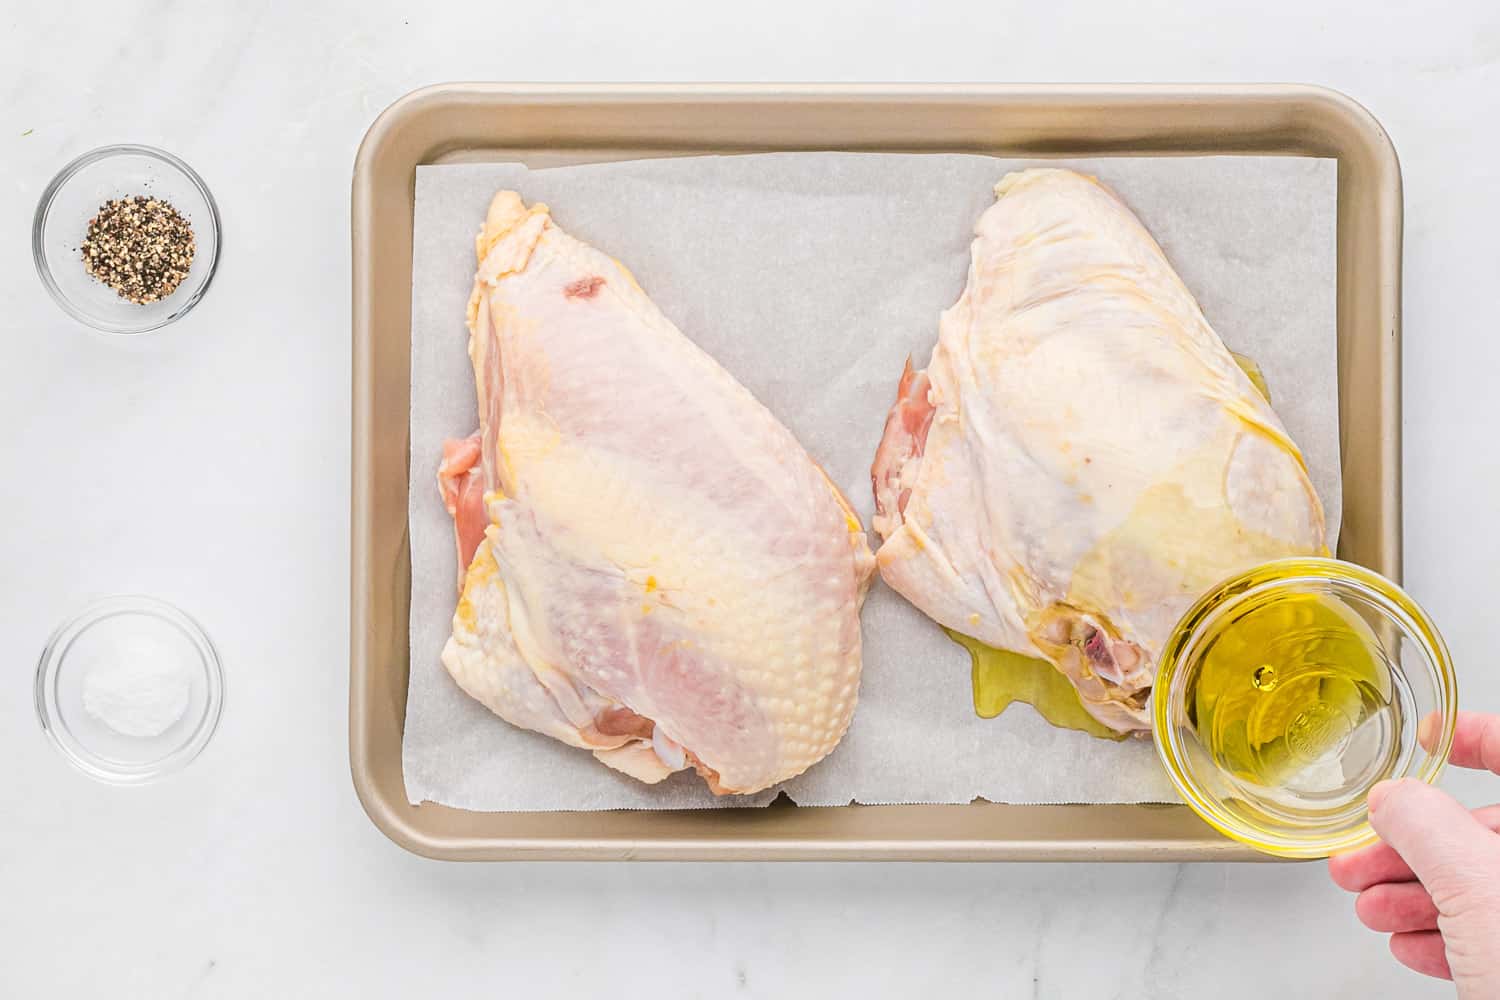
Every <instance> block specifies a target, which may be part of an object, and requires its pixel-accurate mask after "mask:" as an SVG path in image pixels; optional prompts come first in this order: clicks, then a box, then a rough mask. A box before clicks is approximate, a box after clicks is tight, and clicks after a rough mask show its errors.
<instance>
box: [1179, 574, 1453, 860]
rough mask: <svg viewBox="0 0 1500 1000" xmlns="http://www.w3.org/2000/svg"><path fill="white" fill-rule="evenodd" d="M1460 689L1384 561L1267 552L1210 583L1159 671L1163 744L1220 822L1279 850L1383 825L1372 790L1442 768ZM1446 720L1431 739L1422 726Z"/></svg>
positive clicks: (1438, 644) (1331, 847) (1182, 785)
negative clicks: (1374, 567)
mask: <svg viewBox="0 0 1500 1000" xmlns="http://www.w3.org/2000/svg"><path fill="white" fill-rule="evenodd" d="M1457 707H1458V699H1457V692H1456V690H1455V684H1454V677H1453V666H1452V663H1451V662H1450V660H1449V657H1448V650H1447V647H1446V646H1445V645H1444V644H1443V639H1442V636H1440V635H1439V634H1438V631H1437V628H1436V627H1435V626H1434V625H1433V623H1432V620H1431V619H1430V618H1429V617H1428V616H1427V614H1426V612H1424V611H1423V610H1422V608H1421V607H1420V606H1418V605H1417V603H1416V602H1415V601H1413V600H1412V599H1411V598H1410V597H1409V596H1407V594H1406V593H1405V592H1404V591H1402V590H1401V588H1400V587H1398V586H1396V585H1395V584H1394V583H1392V582H1391V581H1389V580H1387V579H1385V578H1384V577H1382V576H1380V575H1379V574H1377V573H1372V572H1370V571H1369V570H1367V569H1364V568H1362V567H1359V566H1355V565H1353V564H1351V563H1346V562H1340V561H1338V560H1335V559H1285V560H1280V561H1277V562H1272V563H1267V564H1266V565H1264V566H1260V567H1257V568H1256V569H1254V570H1251V571H1250V572H1248V573H1245V574H1243V575H1241V576H1237V577H1235V578H1233V579H1231V580H1227V581H1225V582H1224V583H1222V584H1220V585H1219V586H1217V587H1215V588H1214V589H1213V590H1211V591H1209V592H1208V593H1207V594H1205V595H1204V596H1203V597H1202V598H1200V599H1199V600H1198V602H1197V603H1196V604H1194V605H1193V607H1192V608H1191V609H1189V610H1188V612H1187V614H1186V615H1184V616H1183V618H1182V621H1181V622H1179V623H1178V626H1177V629H1176V630H1175V632H1174V634H1173V637H1172V639H1171V640H1170V641H1169V642H1168V643H1167V648H1166V649H1165V650H1164V651H1163V653H1162V656H1161V661H1160V666H1159V668H1158V670H1157V675H1156V684H1155V693H1154V696H1153V711H1154V714H1155V719H1154V724H1155V725H1154V729H1155V739H1156V748H1157V753H1158V754H1159V755H1160V756H1161V759H1162V762H1163V763H1164V764H1165V765H1166V768H1167V773H1168V774H1169V775H1170V776H1171V779H1172V782H1173V784H1174V785H1175V786H1176V787H1177V791H1178V792H1179V793H1180V794H1181V795H1182V797H1183V799H1184V800H1185V801H1186V802H1187V804H1188V805H1189V806H1190V807H1191V808H1192V809H1193V811H1194V812H1196V813H1197V814H1198V815H1199V816H1201V817H1202V818H1203V819H1204V820H1206V821H1207V822H1208V823H1209V824H1210V825H1212V826H1213V827H1214V828H1215V829H1217V830H1219V832H1221V833H1223V834H1225V835H1227V836H1229V837H1233V838H1234V839H1235V840H1238V841H1241V842H1242V843H1245V844H1249V845H1250V846H1252V847H1255V848H1258V849H1259V850H1262V851H1266V852H1268V853H1271V854H1277V855H1281V856H1283V857H1294V858H1314V857H1325V856H1327V855H1329V854H1334V853H1337V852H1339V851H1344V850H1349V849H1352V848H1355V847H1358V846H1360V845H1362V844H1365V843H1368V842H1370V841H1372V840H1373V839H1375V835H1374V833H1373V831H1371V829H1370V826H1369V823H1368V822H1367V808H1366V803H1365V796H1366V794H1367V793H1368V792H1369V790H1370V788H1371V786H1373V785H1374V784H1375V783H1376V782H1379V781H1383V780H1385V779H1387V778H1402V777H1414V778H1419V779H1421V780H1423V781H1428V782H1432V781H1436V780H1437V777H1438V775H1439V773H1440V772H1441V771H1442V768H1443V764H1444V763H1445V762H1446V761H1447V758H1448V751H1449V749H1450V747H1451V746H1452V742H1453V726H1454V719H1455V716H1456V714H1457ZM1429 718H1431V719H1432V720H1433V721H1431V722H1428V723H1427V725H1428V726H1434V725H1435V726H1437V727H1438V728H1437V729H1436V735H1435V738H1434V739H1433V740H1432V741H1431V743H1430V746H1431V749H1430V750H1429V749H1425V748H1424V747H1423V746H1422V745H1421V744H1420V743H1419V742H1418V740H1417V727H1418V726H1419V725H1420V724H1422V723H1423V720H1426V719H1429Z"/></svg>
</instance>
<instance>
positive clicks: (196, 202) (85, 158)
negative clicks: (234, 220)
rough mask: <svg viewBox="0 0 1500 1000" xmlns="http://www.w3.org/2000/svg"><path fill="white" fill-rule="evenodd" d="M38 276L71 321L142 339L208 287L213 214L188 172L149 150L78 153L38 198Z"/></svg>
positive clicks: (213, 253)
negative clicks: (140, 334)
mask: <svg viewBox="0 0 1500 1000" xmlns="http://www.w3.org/2000/svg"><path fill="white" fill-rule="evenodd" d="M31 253H32V257H33V258H34V259H35V261H36V270H37V274H38V275H40V276H41V279H42V284H43V285H45V286H46V287H47V291H48V292H50V293H51V295H52V298H53V299H55V300H56V301H57V304H58V305H59V306H61V307H62V308H63V311H65V312H66V313H68V315H70V316H72V317H73V318H74V319H76V320H79V321H80V322H83V323H87V324H88V325H89V326H92V327H94V328H95V329H97V330H103V331H105V332H106V333H145V332H147V331H149V330H157V329H160V328H161V327H164V326H166V325H167V324H168V323H172V322H174V321H176V320H179V319H181V318H182V317H183V316H185V315H187V314H188V312H189V311H190V310H191V309H192V308H193V306H195V305H197V304H198V300H199V299H201V298H203V293H204V292H206V291H207V290H208V286H209V284H210V282H212V281H213V276H214V268H215V267H216V266H217V264H218V261H219V210H218V207H217V206H216V205H215V204H214V199H213V195H212V194H210V193H209V190H208V186H207V185H206V184H204V183H203V179H202V178H201V177H199V176H198V175H197V174H196V173H195V172H194V171H193V169H192V168H191V167H189V166H188V165H187V164H186V163H184V162H182V161H181V160H179V159H178V158H177V157H175V156H173V155H172V154H171V153H168V152H165V151H163V150H160V149H153V148H151V147H150V146H105V147H103V148H100V149H95V150H92V151H90V152H88V153H84V154H83V155H82V156H80V157H78V158H77V159H76V160H74V161H73V162H71V163H69V164H68V165H67V166H65V167H63V168H62V170H61V171H59V172H58V174H57V176H56V177H54V178H53V179H52V183H50V184H48V185H47V189H46V190H45V191H43V192H42V198H41V201H40V202H38V204H37V207H36V217H35V219H34V220H33V221H32V226H31Z"/></svg>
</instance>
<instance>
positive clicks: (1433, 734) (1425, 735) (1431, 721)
mask: <svg viewBox="0 0 1500 1000" xmlns="http://www.w3.org/2000/svg"><path fill="white" fill-rule="evenodd" d="M1437 734H1438V714H1437V713H1436V712H1430V713H1428V714H1427V715H1424V716H1422V721H1421V722H1419V723H1417V742H1418V743H1420V744H1422V747H1423V748H1424V749H1426V750H1431V749H1432V745H1433V744H1434V743H1435V742H1437Z"/></svg>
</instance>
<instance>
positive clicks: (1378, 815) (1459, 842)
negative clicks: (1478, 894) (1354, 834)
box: [1370, 778, 1500, 909]
mask: <svg viewBox="0 0 1500 1000" xmlns="http://www.w3.org/2000/svg"><path fill="white" fill-rule="evenodd" d="M1370 826H1371V827H1372V828H1373V829H1374V830H1375V832H1376V833H1377V834H1379V835H1380V839H1381V840H1383V841H1385V842H1386V843H1387V844H1390V845H1391V847H1392V848H1394V849H1395V851H1396V853H1397V854H1399V855H1401V857H1402V859H1403V860H1404V861H1405V862H1406V863H1407V864H1408V865H1409V866H1410V867H1411V870H1412V871H1413V872H1415V873H1416V876H1417V878H1419V879H1421V880H1422V884H1423V885H1425V886H1426V887H1427V891H1428V892H1429V893H1431V895H1432V899H1433V901H1434V902H1435V903H1437V905H1438V908H1439V909H1442V908H1443V905H1444V901H1445V900H1452V899H1455V898H1457V897H1459V896H1461V895H1462V893H1463V891H1464V888H1465V885H1466V883H1467V881H1468V880H1469V876H1470V874H1471V873H1472V872H1473V871H1474V870H1475V868H1476V867H1478V868H1480V869H1481V870H1482V869H1483V868H1486V867H1488V866H1490V865H1500V839H1497V838H1496V837H1495V834H1494V832H1493V831H1492V830H1490V829H1488V828H1486V827H1485V826H1483V825H1482V824H1480V823H1479V821H1478V820H1476V819H1475V818H1474V816H1473V815H1472V814H1471V813H1470V812H1469V811H1468V810H1467V809H1465V808H1464V807H1463V806H1461V805H1459V804H1458V802H1457V801H1455V800H1454V799H1453V797H1452V796H1450V795H1448V794H1447V793H1446V792H1441V791H1439V790H1438V789H1436V788H1433V787H1432V786H1431V785H1429V784H1427V783H1425V782H1422V781H1418V780H1416V779H1415V778H1402V779H1401V780H1400V781H1382V782H1381V783H1380V784H1378V785H1376V786H1375V787H1374V788H1372V789H1370Z"/></svg>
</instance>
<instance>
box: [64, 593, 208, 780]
mask: <svg viewBox="0 0 1500 1000" xmlns="http://www.w3.org/2000/svg"><path fill="white" fill-rule="evenodd" d="M223 703H224V673H223V668H222V667H221V666H220V664H219V656H218V653H216V652H215V651H214V647H213V643H212V642H210V641H209V638H208V636H207V635H206V634H205V633H204V631H203V629H202V628H200V627H199V626H198V623H197V622H195V621H193V620H192V619H191V618H189V617H188V616H187V615H186V614H184V613H183V612H182V611H180V610H179V609H177V608H175V607H173V606H172V605H170V604H168V603H166V602H165V601H161V600H157V599H156V598H154V597H142V596H126V597H109V598H105V599H104V600H102V601H98V602H96V603H94V604H91V605H89V606H88V607H87V608H84V609H83V610H82V611H81V612H79V613H78V614H77V615H74V616H73V617H72V618H70V619H68V620H67V621H65V622H63V623H62V625H60V626H58V628H57V630H56V631H55V632H53V633H52V637H51V638H50V639H48V640H47V646H46V648H45V649H43V650H42V658H41V661H40V662H39V663H38V664H37V671H36V711H37V717H38V718H39V719H40V720H41V723H42V730H43V731H44V732H45V733H46V734H47V736H48V738H49V739H50V740H51V741H52V744H53V745H54V746H56V747H57V749H58V750H59V751H60V752H61V753H62V755H63V756H64V757H65V758H67V760H68V762H69V763H71V764H72V765H73V766H74V767H76V768H78V769H79V770H80V771H82V772H83V773H85V774H87V775H89V776H90V777H92V778H97V779H98V780H100V781H107V782H110V783H112V784H118V785H138V784H144V783H145V782H148V781H152V780H155V779H156V778H160V777H162V776H163V775H166V774H169V773H171V772H173V771H176V770H178V769H179V768H182V767H184V766H185V765H186V764H187V763H188V762H189V761H191V760H192V759H193V758H194V757H196V756H198V754H199V753H200V752H201V751H202V750H203V748H204V746H206V745H207V744H208V741H209V738H210V737H212V736H213V732H214V728H215V727H216V726H217V725H218V722H219V712H220V710H221V708H222V707H223Z"/></svg>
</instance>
